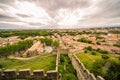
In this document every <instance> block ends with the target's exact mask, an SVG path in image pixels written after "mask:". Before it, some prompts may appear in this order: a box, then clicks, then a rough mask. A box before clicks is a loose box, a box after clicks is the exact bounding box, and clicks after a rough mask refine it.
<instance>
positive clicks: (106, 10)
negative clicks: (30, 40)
mask: <svg viewBox="0 0 120 80" xmlns="http://www.w3.org/2000/svg"><path fill="white" fill-rule="evenodd" d="M102 25H104V26H105V25H120V0H0V29H7V28H9V29H31V28H33V29H37V28H41V29H44V28H47V29H49V28H60V29H64V28H76V27H77V28H84V27H93V26H102Z"/></svg>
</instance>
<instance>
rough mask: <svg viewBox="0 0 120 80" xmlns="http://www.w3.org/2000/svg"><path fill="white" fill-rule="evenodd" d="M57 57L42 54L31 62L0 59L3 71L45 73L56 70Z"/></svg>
mask: <svg viewBox="0 0 120 80" xmlns="http://www.w3.org/2000/svg"><path fill="white" fill-rule="evenodd" d="M55 64H56V56H55V55H52V54H42V55H39V56H38V57H35V58H32V59H30V60H18V59H8V58H6V59H0V68H2V69H26V68H30V69H32V70H34V69H44V70H45V71H48V70H53V69H55Z"/></svg>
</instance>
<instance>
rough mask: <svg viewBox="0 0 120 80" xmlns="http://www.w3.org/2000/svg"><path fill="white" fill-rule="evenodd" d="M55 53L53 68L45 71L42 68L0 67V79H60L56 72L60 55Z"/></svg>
mask: <svg viewBox="0 0 120 80" xmlns="http://www.w3.org/2000/svg"><path fill="white" fill-rule="evenodd" d="M54 55H55V54H54ZM56 55H57V57H56V67H55V70H50V71H47V72H45V71H44V70H43V69H40V70H33V71H32V70H31V69H20V70H16V69H7V70H3V69H0V80H61V79H60V75H59V73H58V65H59V57H60V54H59V53H58V51H57V54H56Z"/></svg>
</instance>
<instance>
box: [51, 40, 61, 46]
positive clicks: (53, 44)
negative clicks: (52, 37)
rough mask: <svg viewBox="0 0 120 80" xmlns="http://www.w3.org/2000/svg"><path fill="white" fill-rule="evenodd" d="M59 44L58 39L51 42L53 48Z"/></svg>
mask: <svg viewBox="0 0 120 80" xmlns="http://www.w3.org/2000/svg"><path fill="white" fill-rule="evenodd" d="M59 45H60V43H59V42H58V41H53V43H52V46H53V47H54V48H58V47H59Z"/></svg>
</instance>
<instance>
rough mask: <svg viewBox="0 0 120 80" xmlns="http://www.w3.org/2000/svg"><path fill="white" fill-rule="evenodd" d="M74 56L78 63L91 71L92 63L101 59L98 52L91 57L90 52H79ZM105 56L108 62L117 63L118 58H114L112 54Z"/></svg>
mask: <svg viewBox="0 0 120 80" xmlns="http://www.w3.org/2000/svg"><path fill="white" fill-rule="evenodd" d="M76 55H77V57H78V58H79V59H80V61H81V62H82V63H83V64H84V65H85V67H86V68H87V69H89V70H91V69H92V66H93V63H94V62H95V61H96V60H100V59H102V54H101V53H98V52H96V55H92V54H91V52H90V51H89V52H87V53H84V52H81V53H78V54H76ZM106 55H108V56H109V57H110V58H109V60H114V61H116V62H118V61H119V60H118V58H117V57H116V56H114V55H113V54H106Z"/></svg>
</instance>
